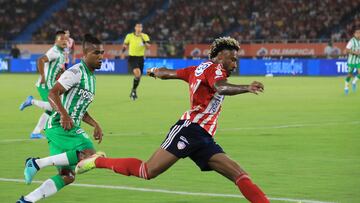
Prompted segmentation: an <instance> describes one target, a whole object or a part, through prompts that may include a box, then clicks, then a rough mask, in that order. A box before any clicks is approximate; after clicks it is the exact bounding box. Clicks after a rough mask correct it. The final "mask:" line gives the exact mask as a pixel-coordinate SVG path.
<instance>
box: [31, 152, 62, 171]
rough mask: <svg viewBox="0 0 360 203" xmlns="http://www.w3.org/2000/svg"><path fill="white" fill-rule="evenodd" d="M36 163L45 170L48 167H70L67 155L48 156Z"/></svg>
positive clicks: (37, 160)
mask: <svg viewBox="0 0 360 203" xmlns="http://www.w3.org/2000/svg"><path fill="white" fill-rule="evenodd" d="M35 162H36V163H37V165H38V166H39V168H44V167H47V166H68V165H69V160H68V158H67V156H66V153H62V154H57V155H54V156H48V157H45V158H41V159H36V160H35Z"/></svg>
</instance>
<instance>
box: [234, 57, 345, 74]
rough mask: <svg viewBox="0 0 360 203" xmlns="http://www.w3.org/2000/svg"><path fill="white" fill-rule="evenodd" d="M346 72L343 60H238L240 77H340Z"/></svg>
mask: <svg viewBox="0 0 360 203" xmlns="http://www.w3.org/2000/svg"><path fill="white" fill-rule="evenodd" d="M347 71H348V68H347V63H346V60H345V59H275V60H274V59H269V60H265V59H240V62H239V73H240V75H266V74H272V75H275V76H294V75H300V76H340V75H346V74H347Z"/></svg>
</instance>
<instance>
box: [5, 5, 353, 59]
mask: <svg viewBox="0 0 360 203" xmlns="http://www.w3.org/2000/svg"><path fill="white" fill-rule="evenodd" d="M54 1H55V0H47V1H42V0H12V1H10V0H4V1H0V13H1V14H2V15H0V22H1V29H0V32H1V35H0V40H11V39H13V36H16V35H17V34H19V33H20V32H21V31H22V30H23V29H24V27H25V26H26V25H28V24H29V23H30V22H31V21H33V20H34V19H35V18H36V17H37V16H39V14H40V13H41V12H43V11H44V10H45V9H46V7H47V6H49V5H50V4H51V3H53V2H54ZM356 9H360V1H353V0H321V1H313V0H272V1H266V0H242V1H238V0H222V1H217V0H196V1H194V0H146V1H136V2H132V1H129V0H89V1H86V2H84V1H77V0H68V3H67V6H66V7H65V8H64V9H62V10H60V11H58V12H55V13H53V15H52V17H51V18H50V19H49V20H47V21H46V23H45V24H44V25H43V26H42V27H41V28H40V29H39V30H37V31H36V32H35V33H34V34H33V41H38V42H39V41H41V42H44V41H52V40H53V33H55V32H56V31H57V30H59V29H69V30H70V31H71V33H72V37H73V38H74V39H75V40H76V41H79V40H81V37H82V36H83V35H84V34H85V33H91V34H94V35H96V36H97V37H98V38H100V39H102V40H103V41H117V40H119V39H121V38H123V37H124V36H125V34H126V33H128V32H131V31H133V26H134V24H135V22H139V21H142V22H144V23H143V24H144V32H145V33H148V34H149V36H150V38H151V40H152V41H156V42H157V43H158V44H159V55H160V56H174V57H176V56H180V55H181V54H182V53H183V45H184V44H185V43H188V42H192V43H209V42H211V41H212V40H213V39H214V38H216V37H218V36H223V35H230V36H232V37H234V38H236V39H237V40H239V41H240V42H246V41H251V40H272V41H286V40H304V41H306V40H308V39H329V38H331V39H332V40H333V41H337V40H341V39H343V40H344V39H345V40H346V39H349V38H351V36H352V31H353V27H354V26H357V27H359V26H360V13H359V12H356ZM354 11H355V15H356V16H355V17H354V16H351V15H350V14H352V13H354ZM334 28H337V29H334ZM334 30H336V31H334Z"/></svg>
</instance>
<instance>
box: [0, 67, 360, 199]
mask: <svg viewBox="0 0 360 203" xmlns="http://www.w3.org/2000/svg"><path fill="white" fill-rule="evenodd" d="M36 79H37V75H10V74H0V95H1V99H0V108H1V111H0V114H1V117H0V135H1V139H0V152H1V153H0V160H1V162H0V163H1V167H0V178H1V180H0V202H6V203H7V202H15V201H16V199H17V198H18V197H20V195H24V194H27V193H28V192H30V191H32V190H33V189H35V188H36V187H37V186H39V183H33V184H32V185H30V186H27V185H25V184H24V183H21V182H10V180H5V179H4V178H7V179H14V180H15V181H16V179H22V178H23V168H24V160H25V159H26V158H27V157H29V156H40V157H43V156H47V155H48V146H47V142H46V140H28V137H29V134H30V132H31V131H32V129H33V127H34V126H35V124H36V122H37V120H38V118H39V116H40V114H41V110H40V109H37V108H35V107H30V108H28V109H25V111H24V112H20V111H19V110H18V107H19V104H20V103H21V102H22V101H23V100H24V99H25V98H26V96H28V95H34V96H36V97H37V98H39V95H38V94H37V92H36V89H35V87H34V83H35V81H36ZM252 80H258V81H261V82H263V83H264V85H265V93H264V94H261V95H258V96H256V95H251V94H246V95H238V96H232V97H230V96H229V97H226V99H225V101H224V104H223V111H222V114H221V116H220V119H219V126H218V132H217V134H216V141H217V142H218V143H220V144H221V146H222V147H223V148H224V149H225V151H226V152H227V153H228V154H229V155H230V156H231V157H232V158H233V159H235V160H236V161H238V162H239V163H240V165H241V166H242V167H243V168H244V169H245V170H246V171H247V172H248V173H249V174H250V175H251V177H252V178H253V180H254V182H255V183H257V184H258V185H259V186H260V187H261V188H262V189H263V190H264V191H265V192H266V194H268V196H269V197H270V198H285V199H289V200H288V201H286V200H283V201H279V200H274V201H272V202H289V201H290V202H291V201H293V202H299V201H297V200H300V199H302V200H314V201H315V200H316V201H322V202H354V203H355V202H360V186H359V185H360V89H359V91H358V92H356V93H350V95H348V96H345V95H344V94H343V83H344V79H343V78H335V77H334V78H315V77H274V78H264V77H233V78H230V81H231V82H234V83H245V84H246V83H249V82H251V81H252ZM131 83H132V77H130V76H106V75H98V76H97V89H96V96H95V100H94V102H93V104H92V106H91V107H90V110H89V112H90V113H91V115H93V117H94V118H96V120H97V121H98V122H100V124H101V125H102V128H103V131H104V134H105V137H104V140H103V143H102V144H100V145H97V144H96V147H97V149H99V150H103V151H105V152H106V153H107V155H108V156H111V157H138V158H141V159H147V158H148V157H149V156H150V155H151V154H152V152H153V151H154V150H155V149H156V148H157V147H159V145H160V144H161V142H162V141H163V139H164V137H165V136H166V133H167V131H168V130H169V128H170V127H171V126H172V125H173V124H174V123H175V122H176V121H177V120H178V119H179V117H180V116H181V114H182V113H183V112H184V111H185V110H187V109H188V108H189V96H188V89H187V85H186V84H185V83H184V82H182V81H161V80H154V79H152V78H145V77H144V78H143V79H142V80H141V84H140V87H139V89H138V95H139V99H138V100H137V101H135V102H133V101H130V99H129V93H130V89H131ZM82 126H83V127H84V128H85V129H86V131H87V132H88V133H89V134H91V133H92V129H91V128H89V127H88V126H86V124H83V125H82ZM55 173H56V171H55V168H54V167H48V168H46V169H44V170H42V171H41V172H39V173H38V174H37V176H36V177H35V180H37V181H39V180H41V181H42V180H45V179H46V178H48V177H51V176H53V175H54V174H55ZM76 183H81V184H90V185H106V186H125V188H123V189H121V188H117V189H110V188H97V186H94V187H91V188H89V187H83V186H79V187H77V186H70V187H66V188H64V189H63V190H62V191H60V192H59V193H57V194H56V195H54V196H52V197H50V198H48V199H46V200H43V201H42V202H66V203H70V202H73V203H75V202H76V203H77V202H88V203H90V202H94V203H98V202H124V203H128V202H131V203H137V202H139V203H140V202H146V203H197V202H206V203H209V202H214V203H215V202H222V203H228V202H229V203H230V202H246V200H244V199H242V198H239V197H218V196H214V197H212V196H201V195H184V194H171V193H170V194H169V193H161V192H156V191H152V190H154V189H162V190H168V191H171V192H173V191H183V192H195V193H212V194H234V195H240V192H239V191H238V189H237V188H236V187H235V185H234V184H233V183H232V182H230V181H228V180H227V179H225V178H223V177H222V176H220V175H218V174H216V173H214V172H207V173H201V172H200V171H199V169H198V168H197V167H196V165H194V164H193V163H192V161H191V160H189V159H185V160H180V161H179V162H178V163H177V164H175V165H174V166H173V167H172V168H171V169H170V170H168V171H167V172H165V173H164V174H162V175H161V176H159V177H158V178H156V179H154V180H151V181H144V180H141V179H137V178H135V177H125V176H121V175H118V174H115V173H113V172H112V171H110V170H97V171H91V172H89V173H87V174H84V175H79V176H78V177H77V180H76ZM127 187H132V188H135V189H136V188H146V189H150V191H147V192H146V191H136V190H133V189H130V190H128V189H129V188H127ZM302 202H306V201H302ZM310 202H311V201H310Z"/></svg>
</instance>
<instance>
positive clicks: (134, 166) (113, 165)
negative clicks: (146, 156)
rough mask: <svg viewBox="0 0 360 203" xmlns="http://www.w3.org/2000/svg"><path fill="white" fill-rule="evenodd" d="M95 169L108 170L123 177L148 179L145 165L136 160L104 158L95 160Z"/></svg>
mask: <svg viewBox="0 0 360 203" xmlns="http://www.w3.org/2000/svg"><path fill="white" fill-rule="evenodd" d="M95 165H96V168H108V169H111V170H113V171H114V172H115V173H120V174H122V175H125V176H136V177H139V178H144V179H148V174H147V167H146V163H145V162H142V161H141V160H139V159H136V158H118V159H114V158H104V157H99V158H97V159H96V160H95Z"/></svg>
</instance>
